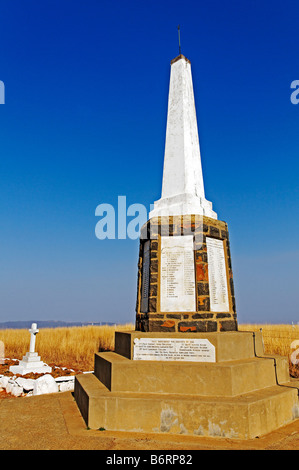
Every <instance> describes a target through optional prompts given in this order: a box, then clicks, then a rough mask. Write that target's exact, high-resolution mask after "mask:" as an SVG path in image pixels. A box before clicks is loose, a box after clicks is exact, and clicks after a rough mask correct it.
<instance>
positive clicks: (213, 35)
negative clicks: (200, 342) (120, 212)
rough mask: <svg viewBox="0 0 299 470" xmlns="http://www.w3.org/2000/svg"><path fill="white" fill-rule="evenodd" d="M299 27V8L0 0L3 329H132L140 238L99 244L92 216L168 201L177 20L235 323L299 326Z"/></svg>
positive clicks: (286, 4) (272, 3)
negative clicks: (225, 250)
mask: <svg viewBox="0 0 299 470" xmlns="http://www.w3.org/2000/svg"><path fill="white" fill-rule="evenodd" d="M298 17H299V3H298V2H297V1H295V0H294V1H291V0H286V1H284V2H281V1H280V2H278V1H268V0H263V2H260V1H257V0H256V1H253V0H251V1H249V0H242V2H240V1H233V0H232V1H228V2H223V1H219V0H215V1H209V2H202V1H195V0H193V1H190V0H186V1H185V2H178V1H176V0H175V1H174V0H172V1H168V0H166V1H160V2H157V1H153V0H152V1H142V2H141V1H139V2H137V1H132V0H127V1H126V2H124V1H109V2H108V1H98V0H97V1H95V0H88V1H83V0H80V1H79V0H59V1H58V0H51V1H49V0H43V2H40V1H37V0H27V1H26V2H24V0H14V2H11V1H8V0H7V1H4V0H2V1H1V9H0V44H1V48H0V80H2V81H3V82H4V84H5V105H1V106H0V214H1V220H0V244H1V249H0V263H1V270H0V321H7V320H24V319H27V320H30V319H40V320H47V319H54V320H66V321H113V322H116V323H118V322H127V321H132V322H134V319H135V301H136V285H137V279H136V276H137V255H138V240H130V239H127V240H102V241H101V240H98V239H97V238H96V236H95V225H96V223H97V221H98V218H97V217H96V216H95V209H96V207H97V206H98V205H99V204H101V203H109V204H112V205H114V206H115V205H116V204H117V198H118V196H119V195H125V196H126V197H127V204H128V205H129V204H132V203H142V204H144V205H145V206H146V207H148V210H149V207H150V204H152V203H153V202H154V201H155V200H157V199H159V198H160V191H161V182H162V168H163V157H164V142H165V130H166V115H167V99H168V85H169V74H170V60H171V59H173V58H174V57H176V56H177V54H178V40H177V29H176V28H177V25H178V24H180V25H181V43H182V53H183V54H184V55H186V56H187V57H188V58H189V59H190V60H191V64H192V74H193V82H194V93H195V101H196V108H197V117H198V126H199V137H200V144H201V154H202V165H203V172H204V181H205V190H206V197H207V199H209V200H210V201H212V202H213V206H214V209H215V210H216V212H217V213H218V217H219V219H220V220H225V221H226V222H227V223H228V226H229V230H230V238H231V252H232V262H233V270H234V278H235V288H236V301H237V312H238V320H239V322H240V323H244V322H253V323H255V322H267V323H284V322H291V321H294V322H296V321H299V308H298V301H297V291H298V279H299V249H298V233H299V221H298V212H299V211H298V209H299V197H298V196H299V191H298V172H299V159H298V148H299V139H298V125H299V104H298V105H294V104H292V103H291V101H290V95H291V92H292V90H291V88H290V84H291V82H292V81H293V80H298V79H299V69H298V47H299V36H298Z"/></svg>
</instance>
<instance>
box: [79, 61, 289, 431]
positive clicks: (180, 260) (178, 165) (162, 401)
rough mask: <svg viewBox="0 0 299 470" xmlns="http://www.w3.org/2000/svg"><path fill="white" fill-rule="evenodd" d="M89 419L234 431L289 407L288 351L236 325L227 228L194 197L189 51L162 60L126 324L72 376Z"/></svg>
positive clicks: (112, 425) (141, 427)
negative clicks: (157, 178) (156, 194)
mask: <svg viewBox="0 0 299 470" xmlns="http://www.w3.org/2000/svg"><path fill="white" fill-rule="evenodd" d="M75 399H76V401H77V404H78V406H79V409H80V411H81V413H82V416H83V418H84V419H85V421H86V423H87V425H88V426H89V427H90V428H93V429H98V428H104V429H107V430H116V431H138V432H154V433H155V432H157V433H160V432H168V433H174V434H182V433H183V434H192V435H205V436H218V437H219V436H223V437H234V438H240V439H246V438H252V437H256V436H260V435H262V434H265V433H267V432H270V431H272V430H273V429H276V428H277V427H279V426H282V425H283V424H286V423H288V422H290V421H291V420H292V419H294V418H296V417H298V397H297V389H296V385H295V384H291V383H290V379H289V372H288V359H287V358H283V357H276V358H271V357H269V356H265V355H264V351H263V342H262V336H261V333H260V332H259V333H253V332H239V331H238V326H237V317H236V308H235V297H234V286H233V275H232V264H231V256H230V246H229V233H228V227H227V224H226V222H223V221H219V220H218V219H217V214H216V213H215V212H214V211H213V209H212V204H211V202H209V201H208V200H207V199H206V197H205V191H204V184H203V175H202V167H201V155H200V147H199V139H198V129H197V121H196V112H195V104H194V94H193V85H192V77H191V64H190V61H189V60H188V59H187V58H186V57H185V56H183V55H181V54H180V55H179V56H178V57H176V58H175V59H174V60H173V61H172V62H171V77H170V89H169V101H168V116H167V131H166V143H165V156H164V171H163V184H162V195H161V199H160V200H159V201H156V202H155V204H154V208H153V210H152V212H151V213H150V216H149V220H148V222H147V223H146V224H145V225H144V226H143V227H142V229H141V234H140V251H139V261H138V285H137V302H136V326H135V331H131V332H116V333H115V351H114V352H102V353H96V354H95V367H94V374H86V375H81V376H80V375H79V376H76V379H75Z"/></svg>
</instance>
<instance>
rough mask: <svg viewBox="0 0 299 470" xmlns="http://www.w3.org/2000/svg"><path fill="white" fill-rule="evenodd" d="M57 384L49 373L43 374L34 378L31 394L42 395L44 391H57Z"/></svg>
mask: <svg viewBox="0 0 299 470" xmlns="http://www.w3.org/2000/svg"><path fill="white" fill-rule="evenodd" d="M57 392H58V385H57V383H56V382H55V379H54V378H53V377H52V375H50V374H45V375H43V376H42V377H39V378H38V379H36V380H35V382H34V386H33V395H43V394H46V393H57Z"/></svg>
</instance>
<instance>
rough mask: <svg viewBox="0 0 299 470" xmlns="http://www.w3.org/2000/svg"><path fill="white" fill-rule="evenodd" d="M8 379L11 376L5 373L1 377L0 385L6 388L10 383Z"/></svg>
mask: <svg viewBox="0 0 299 470" xmlns="http://www.w3.org/2000/svg"><path fill="white" fill-rule="evenodd" d="M8 380H9V377H6V376H5V375H3V376H2V377H1V378H0V387H2V388H6V385H7V384H8Z"/></svg>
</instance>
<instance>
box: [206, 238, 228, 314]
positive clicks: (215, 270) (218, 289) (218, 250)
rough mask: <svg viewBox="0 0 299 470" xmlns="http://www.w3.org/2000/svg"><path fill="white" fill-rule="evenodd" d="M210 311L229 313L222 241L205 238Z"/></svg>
mask: <svg viewBox="0 0 299 470" xmlns="http://www.w3.org/2000/svg"><path fill="white" fill-rule="evenodd" d="M206 243H207V252H208V272H209V289H210V309H211V311H212V312H229V301H228V288H227V275H226V263H225V255H224V246H223V240H216V239H215V238H210V237H207V239H206Z"/></svg>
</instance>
